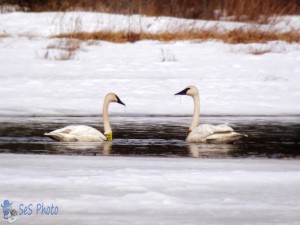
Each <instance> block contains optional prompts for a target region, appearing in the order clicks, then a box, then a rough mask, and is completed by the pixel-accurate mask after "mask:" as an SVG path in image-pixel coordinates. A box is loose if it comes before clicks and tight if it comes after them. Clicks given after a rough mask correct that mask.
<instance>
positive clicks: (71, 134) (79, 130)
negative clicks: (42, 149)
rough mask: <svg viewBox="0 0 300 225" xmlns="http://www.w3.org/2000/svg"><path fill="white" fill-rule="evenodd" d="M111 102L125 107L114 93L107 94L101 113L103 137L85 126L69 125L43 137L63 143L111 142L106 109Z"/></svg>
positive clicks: (93, 129) (98, 132)
mask: <svg viewBox="0 0 300 225" xmlns="http://www.w3.org/2000/svg"><path fill="white" fill-rule="evenodd" d="M111 102H116V103H119V104H121V105H125V104H124V103H123V102H122V101H121V100H120V98H119V97H118V96H117V95H116V94H115V93H108V94H107V95H106V96H105V99H104V103H103V113H102V117H103V125H104V135H103V134H102V133H101V132H100V131H98V130H96V129H95V128H93V127H90V126H86V125H71V126H67V127H64V128H61V129H58V130H54V131H52V132H49V133H45V134H44V135H45V136H48V137H50V138H51V139H53V140H56V141H63V142H76V141H78V142H96V141H112V130H111V127H110V123H109V117H108V107H109V104H110V103H111Z"/></svg>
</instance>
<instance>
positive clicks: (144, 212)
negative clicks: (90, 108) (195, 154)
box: [0, 154, 300, 225]
mask: <svg viewBox="0 0 300 225" xmlns="http://www.w3.org/2000/svg"><path fill="white" fill-rule="evenodd" d="M0 159H1V167H0V179H1V185H0V193H1V198H5V199H9V200H11V201H13V202H14V204H15V205H18V204H20V203H23V204H29V203H33V204H36V203H39V202H41V201H42V202H44V204H51V203H53V204H54V205H57V206H58V207H59V211H60V213H59V216H21V220H20V222H21V221H22V222H23V223H26V224H41V223H42V224H53V223H60V224H129V223H130V224H197V225H198V224H230V225H232V224H289V225H296V224H298V223H299V220H300V215H299V210H300V198H299V197H300V196H299V188H300V164H299V161H297V160H264V159H261V160H253V159H221V160H217V159H206V160H201V159H191V158H182V159H178V158H177V159H175V158H172V159H167V158H131V157H86V156H85V157H83V156H39V155H12V154H1V155H0Z"/></svg>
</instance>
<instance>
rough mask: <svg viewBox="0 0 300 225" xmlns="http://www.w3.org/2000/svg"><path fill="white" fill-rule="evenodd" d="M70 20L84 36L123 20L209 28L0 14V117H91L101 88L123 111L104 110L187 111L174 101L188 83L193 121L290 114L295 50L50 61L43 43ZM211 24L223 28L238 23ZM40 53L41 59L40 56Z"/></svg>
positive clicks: (296, 107)
mask: <svg viewBox="0 0 300 225" xmlns="http://www.w3.org/2000/svg"><path fill="white" fill-rule="evenodd" d="M76 18H80V19H81V22H80V23H79V22H77V23H79V24H81V25H80V26H79V25H78V26H79V27H81V29H82V30H87V31H94V30H95V29H96V30H97V29H106V28H105V27H107V29H114V28H115V29H123V28H122V27H127V28H128V20H129V21H130V23H132V24H134V25H136V24H137V23H138V22H136V21H140V20H139V18H142V22H141V23H142V24H145V25H141V26H145V27H146V28H145V29H149V30H150V31H151V32H152V31H153V32H156V31H158V30H163V29H171V30H172V27H176V26H181V25H180V24H184V26H186V25H187V24H189V23H192V24H193V26H194V24H198V25H199V24H200V25H199V27H203V26H204V25H205V26H210V24H211V23H214V24H213V25H211V26H215V25H216V24H215V23H216V22H207V21H192V20H183V19H174V18H167V17H161V18H148V17H141V16H134V17H132V18H131V19H128V17H126V16H120V15H108V14H97V13H80V12H79V13H66V14H59V13H8V14H0V27H1V30H0V33H7V34H9V35H11V36H10V37H9V38H0V62H1V66H0V83H1V87H0V101H1V105H0V115H4V114H5V115H50V114H51V115H57V114H59V115H63V114H72V115H76V114H77V115H78V114H79V115H90V114H99V113H101V109H102V102H103V98H104V96H105V94H106V93H107V92H111V91H113V92H115V93H117V94H118V95H119V97H120V98H121V99H122V100H123V101H124V102H125V103H126V105H127V107H126V109H123V108H122V107H120V106H118V105H115V104H113V105H112V106H111V108H110V111H111V112H116V113H119V114H122V115H123V114H124V112H126V113H128V114H156V115H162V114H170V115H183V114H191V113H192V110H193V109H192V108H193V106H192V100H191V99H190V98H188V97H185V96H184V97H181V98H180V97H175V96H174V93H177V92H178V91H180V90H182V89H184V88H185V87H186V86H187V85H190V84H193V85H196V86H198V88H199V89H200V95H201V96H200V98H201V113H202V114H214V115H224V114H229V115H262V114H263V115H281V114H300V104H298V103H299V99H300V88H299V84H300V76H299V74H300V54H299V52H300V51H299V49H300V47H299V44H288V43H285V42H270V43H266V44H251V45H242V44H241V45H229V44H224V43H222V42H216V41H207V42H169V43H160V42H156V41H142V42H138V43H135V44H112V43H106V42H94V43H92V44H91V43H90V44H89V43H81V49H80V50H78V51H77V52H76V54H75V57H74V59H73V60H69V61H68V60H67V61H61V60H55V57H57V56H59V54H60V53H59V51H60V50H55V49H52V48H51V47H49V46H53V45H55V44H57V42H59V40H57V39H50V38H47V37H48V36H49V35H53V34H57V33H59V32H64V31H65V30H66V32H67V31H68V30H67V29H71V30H72V29H73V28H74V27H73V26H75V25H74V24H76ZM126 18H127V19H126ZM299 18H300V17H290V18H289V17H287V18H283V20H282V21H281V22H278V26H279V28H280V27H286V25H287V24H288V25H290V26H293V27H294V28H295V27H300V25H299V24H300V22H299V21H300V20H299ZM288 21H293V23H289V22H288ZM121 22H124V24H123V23H121ZM220 23H221V24H222V26H224V27H225V28H226V29H232V28H234V27H236V26H244V25H245V24H240V23H233V22H220ZM167 24H169V25H167ZM203 24H204V25H203ZM198 25H197V26H198ZM136 26H137V25H136ZM170 26H171V28H170ZM225 28H224V29H225ZM279 28H278V29H279ZM74 29H75V28H74ZM268 49H271V52H269V53H266V54H262V55H253V54H249V53H248V52H251V51H254V52H255V51H256V50H258V51H260V50H267V52H268ZM47 52H48V53H47ZM45 54H48V55H49V57H50V59H44V56H45ZM153 106H155V107H153Z"/></svg>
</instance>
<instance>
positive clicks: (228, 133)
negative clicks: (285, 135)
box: [176, 86, 247, 143]
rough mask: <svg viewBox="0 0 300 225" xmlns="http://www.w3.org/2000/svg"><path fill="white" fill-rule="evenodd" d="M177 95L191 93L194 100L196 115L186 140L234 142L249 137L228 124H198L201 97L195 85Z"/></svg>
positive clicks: (195, 141) (196, 141) (194, 141)
mask: <svg viewBox="0 0 300 225" xmlns="http://www.w3.org/2000/svg"><path fill="white" fill-rule="evenodd" d="M176 95H189V96H191V97H193V100H194V115H193V120H192V124H191V126H190V128H189V131H190V134H189V135H188V136H187V138H186V141H187V142H191V143H233V142H234V141H237V140H239V139H241V138H242V137H245V136H246V137H247V135H243V134H239V133H236V132H234V130H233V129H232V128H231V127H230V126H228V125H227V124H221V125H217V126H215V125H211V124H202V125H200V126H198V123H199V115H200V98H199V92H198V89H197V88H196V87H195V86H188V87H187V88H186V89H184V90H183V91H181V92H179V93H177V94H176Z"/></svg>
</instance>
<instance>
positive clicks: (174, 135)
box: [0, 116, 300, 158]
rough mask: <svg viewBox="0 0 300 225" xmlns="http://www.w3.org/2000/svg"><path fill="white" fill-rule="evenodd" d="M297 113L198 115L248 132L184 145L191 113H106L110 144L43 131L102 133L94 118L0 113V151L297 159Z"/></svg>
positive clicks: (299, 136)
mask: <svg viewBox="0 0 300 225" xmlns="http://www.w3.org/2000/svg"><path fill="white" fill-rule="evenodd" d="M299 118H300V117H271V118H270V117H217V116H216V117H202V118H201V123H211V124H220V123H225V122H228V123H229V125H230V126H232V127H233V128H234V129H235V130H236V131H237V132H240V133H244V134H247V135H248V136H249V137H248V138H245V139H243V140H241V141H239V142H237V143H235V144H233V145H228V144H225V145H224V144H187V143H186V142H185V141H184V140H185V137H186V136H187V134H188V132H187V131H188V126H189V123H190V120H191V118H190V117H111V124H112V129H113V135H114V140H113V142H104V143H62V142H54V141H52V140H50V139H49V138H48V137H44V136H43V133H45V132H47V131H51V130H54V129H57V128H61V127H63V126H67V125H71V124H85V125H90V126H93V127H95V128H97V129H99V130H100V131H103V127H102V122H101V118H99V117H0V152H2V153H4V152H5V153H30V154H67V155H131V156H134V155H139V156H160V157H201V158H228V157H230V158H231V157H267V158H300V147H299V144H300V121H299Z"/></svg>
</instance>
